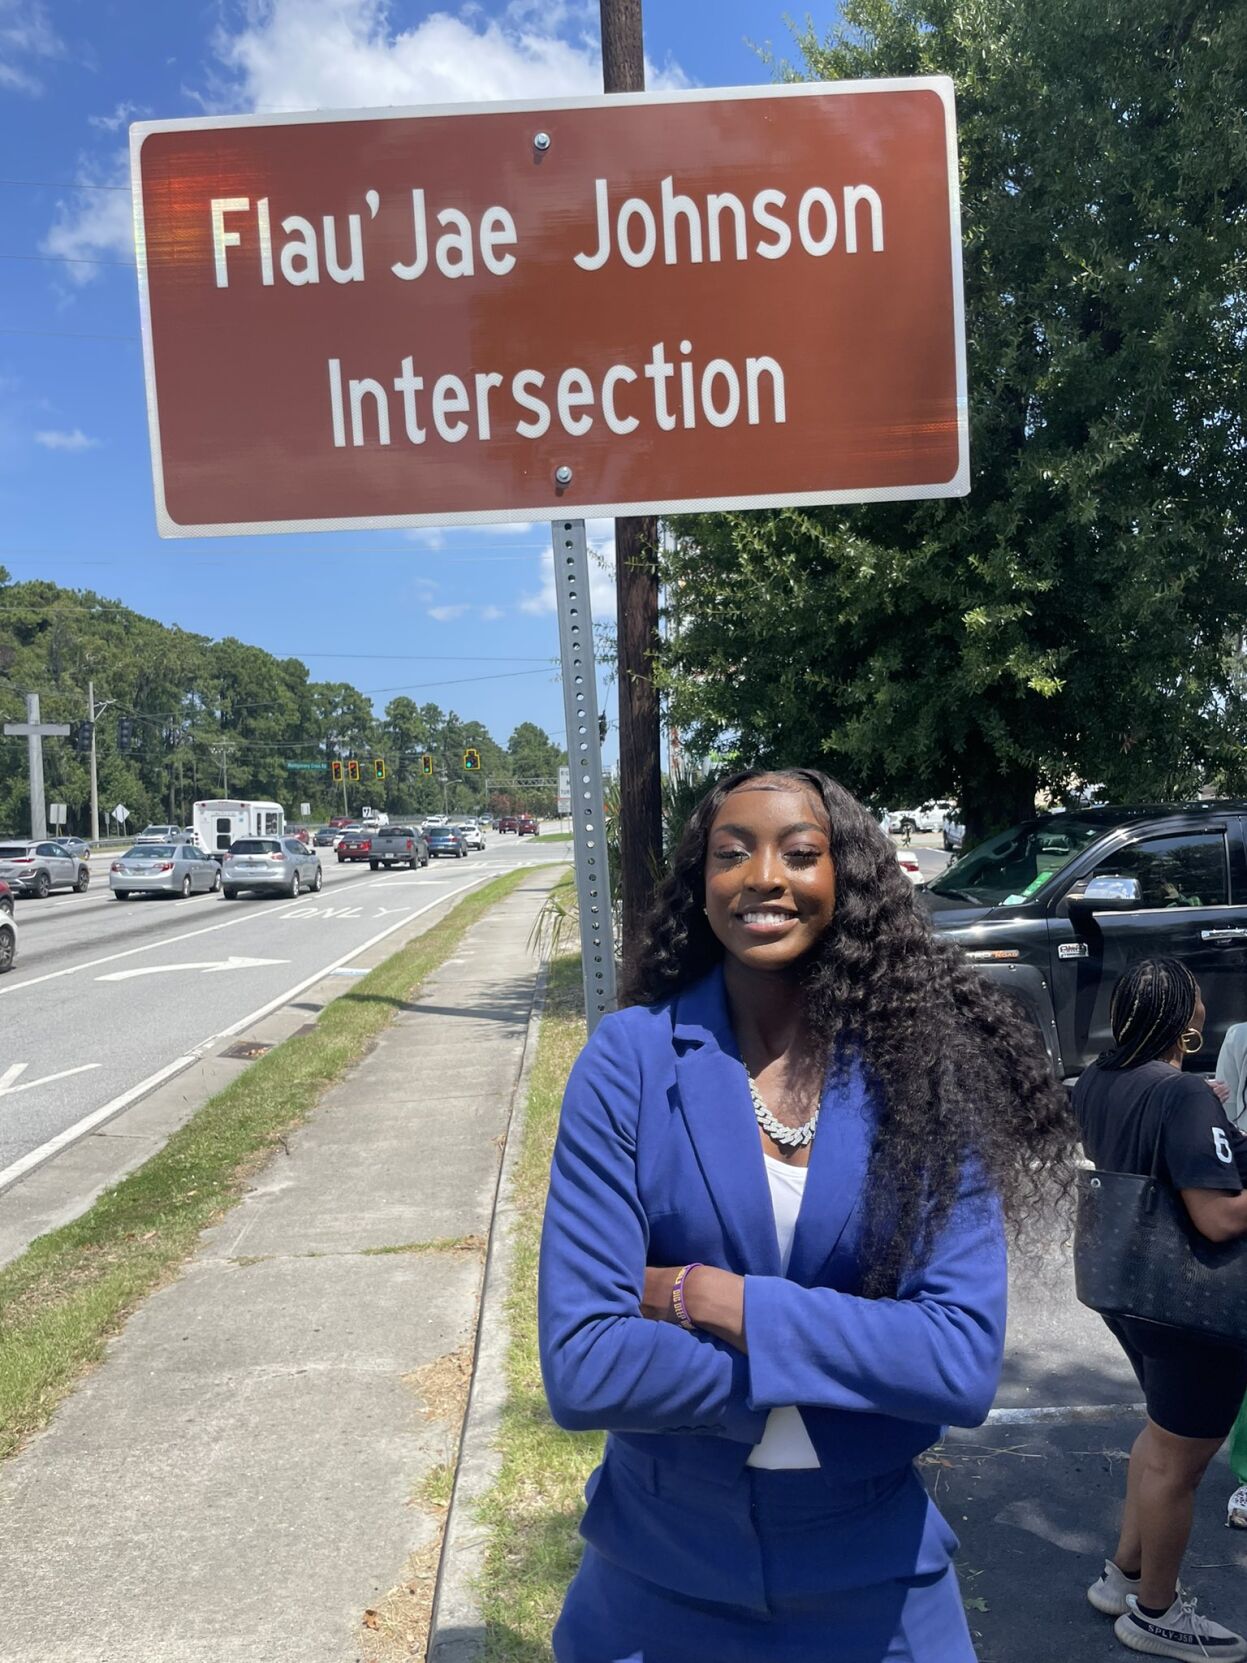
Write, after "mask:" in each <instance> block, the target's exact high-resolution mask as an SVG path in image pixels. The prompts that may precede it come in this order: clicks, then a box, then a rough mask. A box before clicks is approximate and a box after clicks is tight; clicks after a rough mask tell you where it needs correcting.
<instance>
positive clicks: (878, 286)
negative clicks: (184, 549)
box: [131, 77, 969, 536]
mask: <svg viewBox="0 0 1247 1663" xmlns="http://www.w3.org/2000/svg"><path fill="white" fill-rule="evenodd" d="M131 158H132V162H133V180H134V212H135V231H136V242H137V251H138V261H139V284H140V297H141V302H142V313H143V345H144V355H145V362H146V373H147V397H148V417H149V423H150V429H151V443H152V456H153V468H154V474H155V486H156V504H157V517H158V520H159V525H160V530H161V533H162V534H163V535H165V536H191V535H203V534H206V533H219V534H224V533H232V532H269V531H308V530H340V529H344V528H348V527H366V526H376V527H381V526H414V525H421V524H442V525H445V524H453V523H456V522H458V523H463V524H472V523H486V522H489V521H500V520H508V519H518V520H536V519H553V518H558V517H561V516H568V515H572V516H575V517H577V518H585V517H606V516H611V515H616V514H637V513H678V512H685V511H693V510H699V509H735V508H755V507H768V506H776V505H783V504H812V503H825V502H870V501H882V500H889V499H893V500H894V499H899V498H917V497H938V496H957V495H962V494H964V493H965V492H966V491H967V490H968V489H969V456H968V439H967V425H966V386H965V373H966V372H965V341H964V324H963V313H962V291H961V246H960V222H959V207H958V197H957V158H956V129H955V121H954V114H953V94H952V84H951V82H949V81H948V80H946V79H944V78H942V77H936V78H929V79H915V80H908V81H869V82H845V83H837V84H800V85H796V86H785V87H756V88H755V87H748V88H735V89H731V90H728V91H697V92H691V93H676V94H655V95H647V94H641V95H633V96H619V95H617V96H612V97H604V98H586V99H575V100H567V101H564V102H562V103H553V104H541V105H532V104H525V105H501V104H499V105H477V106H472V107H467V108H464V107H457V108H449V107H445V106H442V107H438V108H433V109H425V110H416V111H390V110H387V111H384V112H364V113H360V112H343V113H335V114H324V113H315V114H308V115H274V116H248V117H232V116H227V117H205V118H202V119H197V120H188V121H169V122H141V123H138V124H137V125H136V126H135V127H133V128H132V129H131Z"/></svg>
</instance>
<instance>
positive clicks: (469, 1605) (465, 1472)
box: [426, 958, 550, 1663]
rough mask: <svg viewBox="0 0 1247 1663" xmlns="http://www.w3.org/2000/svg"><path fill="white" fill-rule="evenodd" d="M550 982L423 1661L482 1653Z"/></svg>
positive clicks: (539, 1004) (485, 1294)
mask: <svg viewBox="0 0 1247 1663" xmlns="http://www.w3.org/2000/svg"><path fill="white" fill-rule="evenodd" d="M549 979H550V961H549V959H548V958H546V959H545V960H544V961H543V963H542V965H541V968H540V970H539V971H538V974H537V980H536V984H535V986H534V988H533V1002H532V1006H531V1009H530V1011H529V1017H528V1031H527V1033H526V1034H525V1036H524V1052H523V1058H522V1061H521V1063H520V1071H519V1075H518V1077H517V1079H516V1082H515V1089H514V1091H513V1093H512V1097H511V1113H510V1115H509V1116H508V1119H507V1133H506V1144H505V1146H504V1148H503V1152H502V1160H501V1162H500V1164H499V1168H498V1187H497V1189H496V1191H495V1200H494V1210H493V1217H492V1220H491V1223H490V1229H489V1246H488V1249H487V1251H486V1255H485V1274H484V1278H483V1280H482V1284H481V1303H480V1315H479V1318H478V1320H477V1327H476V1351H475V1355H474V1357H473V1360H472V1386H471V1390H470V1392H469V1394H468V1407H467V1413H466V1414H465V1416H464V1419H463V1431H462V1434H461V1435H460V1440H459V1459H458V1462H457V1464H456V1467H455V1482H454V1487H453V1489H452V1491H451V1497H450V1507H449V1509H448V1511H447V1514H446V1528H445V1532H444V1533H443V1536H442V1553H441V1559H440V1562H439V1564H438V1571H437V1585H436V1588H435V1589H434V1593H433V1610H432V1615H431V1617H430V1619H429V1642H428V1650H427V1653H426V1657H427V1660H428V1663H477V1659H479V1658H480V1656H481V1654H482V1652H483V1650H484V1643H485V1630H484V1623H483V1620H482V1615H481V1596H480V1589H479V1586H478V1583H479V1579H480V1572H481V1568H482V1566H483V1565H484V1561H485V1553H486V1549H487V1547H488V1543H489V1531H488V1529H487V1527H486V1526H485V1525H483V1524H482V1523H481V1522H480V1520H479V1518H478V1516H477V1514H478V1509H479V1507H480V1504H481V1502H482V1501H483V1500H484V1498H485V1497H486V1495H488V1493H489V1491H490V1490H491V1489H492V1488H493V1486H494V1484H495V1482H496V1481H497V1478H498V1474H499V1472H500V1471H501V1468H502V1455H501V1452H500V1451H499V1450H498V1448H497V1438H498V1433H499V1430H500V1427H501V1424H502V1412H503V1409H504V1408H505V1407H506V1401H507V1351H508V1349H509V1346H510V1339H511V1328H510V1323H509V1321H508V1318H507V1301H508V1299H509V1298H510V1294H511V1273H512V1269H513V1265H514V1258H515V1226H516V1222H517V1212H516V1207H515V1204H514V1201H513V1199H512V1195H513V1191H514V1187H515V1186H514V1177H515V1168H516V1166H517V1164H518V1162H519V1158H520V1149H521V1145H522V1143H523V1135H524V1126H525V1115H524V1110H525V1108H526V1106H527V1103H528V1088H529V1081H530V1079H531V1077H532V1072H533V1064H534V1062H535V1061H536V1057H537V1040H538V1036H539V1034H540V1030H541V1019H542V1015H543V1013H544V1011H545V1002H546V990H547V988H548V986H549Z"/></svg>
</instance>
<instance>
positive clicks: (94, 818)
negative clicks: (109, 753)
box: [87, 681, 100, 843]
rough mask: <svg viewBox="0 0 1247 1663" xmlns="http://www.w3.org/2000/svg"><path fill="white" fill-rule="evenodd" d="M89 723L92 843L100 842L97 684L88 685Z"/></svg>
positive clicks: (90, 682)
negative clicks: (96, 728)
mask: <svg viewBox="0 0 1247 1663" xmlns="http://www.w3.org/2000/svg"><path fill="white" fill-rule="evenodd" d="M87 721H88V722H90V724H91V841H92V842H93V843H98V842H99V840H100V777H99V773H98V771H97V768H96V761H95V683H94V682H93V681H89V682H88V683H87Z"/></svg>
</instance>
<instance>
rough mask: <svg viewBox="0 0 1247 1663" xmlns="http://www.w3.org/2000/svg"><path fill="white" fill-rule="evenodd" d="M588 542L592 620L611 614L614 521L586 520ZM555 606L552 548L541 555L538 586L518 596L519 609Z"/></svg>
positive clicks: (537, 611)
mask: <svg viewBox="0 0 1247 1663" xmlns="http://www.w3.org/2000/svg"><path fill="white" fill-rule="evenodd" d="M585 536H586V538H587V540H588V544H589V606H590V609H591V610H592V613H593V621H594V623H595V624H599V623H602V622H603V621H604V620H606V619H613V618H614V616H615V522H614V521H613V520H590V521H589V522H588V524H587V525H586V526H585ZM556 607H557V597H556V595H555V592H554V549H553V547H550V548H549V549H547V550H546V551H545V552H544V553H543V554H542V556H541V588H540V589H538V590H537V591H536V592H535V593H533V594H528V595H523V596H521V597H520V611H521V612H531V613H534V614H541V613H545V612H553V611H555V610H556Z"/></svg>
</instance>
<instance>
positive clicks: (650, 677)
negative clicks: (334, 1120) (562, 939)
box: [569, 0, 663, 965]
mask: <svg viewBox="0 0 1247 1663" xmlns="http://www.w3.org/2000/svg"><path fill="white" fill-rule="evenodd" d="M600 8H601V19H602V87H603V90H604V91H605V92H644V91H645V48H644V44H643V38H642V28H641V0H600ZM615 596H616V610H617V612H618V623H617V626H616V648H617V658H618V665H619V780H620V790H619V878H620V884H619V887H620V900H621V908H620V912H621V920H620V926H621V927H620V935H621V937H622V948H623V959H624V963H625V965H627V964H628V962H629V961H630V960H631V958H632V956H633V955H634V954H635V952H636V950H637V946H638V944H639V941H640V936H641V929H642V925H643V922H644V919H645V914H646V913H647V912H648V910H649V905H650V901H651V900H652V898H653V894H654V887H655V884H656V882H657V877H658V873H659V872H660V871H661V869H662V853H663V850H662V742H661V731H660V723H659V712H658V689H657V687H656V686H655V683H654V659H655V656H656V655H657V652H658V643H659V636H658V521H657V520H656V519H655V518H653V517H652V516H650V515H646V516H644V517H642V518H629V519H620V520H616V521H615ZM569 740H570V735H569Z"/></svg>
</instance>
